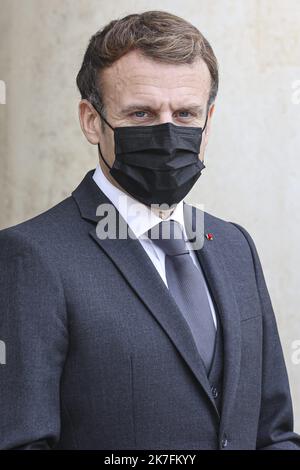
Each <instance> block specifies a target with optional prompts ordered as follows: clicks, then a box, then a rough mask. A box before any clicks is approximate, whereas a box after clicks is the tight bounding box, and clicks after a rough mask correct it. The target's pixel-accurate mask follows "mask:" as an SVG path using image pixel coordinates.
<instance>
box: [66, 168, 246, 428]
mask: <svg viewBox="0 0 300 470" xmlns="http://www.w3.org/2000/svg"><path fill="white" fill-rule="evenodd" d="M93 172H94V170H91V171H89V172H88V173H87V175H86V176H85V178H84V179H83V181H82V182H81V183H80V184H79V186H78V187H77V188H76V189H75V191H73V193H72V196H73V198H74V200H75V202H76V204H77V205H78V208H79V211H80V213H81V216H82V217H83V218H84V219H86V220H88V221H92V222H94V223H93V225H92V228H91V230H90V231H89V234H90V236H91V237H92V239H93V240H94V241H95V242H96V243H97V244H98V246H99V248H100V249H101V250H103V251H104V252H105V253H106V255H107V256H108V257H109V258H110V259H111V261H112V262H113V263H114V265H115V266H116V268H117V269H118V270H119V271H120V272H121V273H122V275H123V276H124V278H125V279H126V281H127V282H128V284H129V285H130V286H131V288H132V289H133V291H134V292H135V293H136V295H137V296H138V297H139V298H140V299H141V301H142V302H143V303H144V305H145V306H146V307H147V308H148V310H149V312H150V313H151V314H152V315H153V316H154V317H155V319H156V320H157V321H158V323H159V324H160V326H161V327H162V328H163V330H164V331H165V333H166V334H167V335H168V337H169V338H170V340H171V341H172V343H173V344H174V346H175V347H176V349H177V350H178V352H179V353H180V354H181V356H182V357H183V359H184V360H185V362H186V363H187V365H188V366H189V368H190V370H191V371H192V372H193V374H194V376H195V377H196V379H197V380H198V382H199V383H200V385H201V386H202V388H203V390H204V391H205V393H206V394H207V396H208V398H209V400H210V403H211V405H212V406H213V408H214V410H215V412H216V414H217V415H218V416H219V413H218V410H217V407H216V404H215V401H214V398H213V396H212V393H211V387H210V384H209V381H208V378H207V374H206V371H205V368H204V365H203V363H202V361H201V359H200V358H199V353H198V350H197V348H196V345H195V342H194V339H193V337H192V334H191V332H190V329H189V326H188V324H187V322H186V320H185V319H184V317H183V315H182V314H181V312H180V310H179V308H178V306H177V304H176V302H175V301H174V299H173V297H172V296H171V295H170V294H169V290H168V289H167V287H166V285H165V283H164V282H163V280H162V279H161V277H160V275H159V274H158V272H157V270H156V268H155V267H154V266H153V263H152V262H151V260H150V258H149V257H148V255H147V253H146V252H145V250H144V249H143V247H142V245H141V244H140V242H139V241H138V240H137V239H136V238H135V237H134V235H133V233H132V232H131V231H130V229H129V227H128V226H127V224H126V222H125V221H124V219H123V218H122V217H121V215H120V214H119V212H118V213H117V215H118V216H117V219H118V217H119V218H120V220H121V222H122V223H123V225H125V226H126V227H127V228H128V230H129V233H130V237H127V238H125V239H122V238H117V239H111V238H105V239H103V238H99V237H98V236H97V232H96V228H97V222H99V220H100V219H101V217H100V216H97V215H96V209H97V207H98V206H99V205H100V204H110V205H112V204H111V202H110V200H109V199H108V198H107V197H106V195H105V194H104V193H103V192H102V191H101V190H100V189H99V188H98V186H97V185H96V183H95V182H94V180H93V179H92V175H93ZM191 207H192V206H189V205H187V204H186V203H184V217H185V225H186V228H187V232H189V227H192V225H193V224H194V221H195V214H196V211H199V209H196V208H195V207H193V209H192V211H191V210H188V208H191ZM190 214H192V215H190ZM204 224H205V232H210V231H211V232H213V233H214V232H215V233H214V235H215V239H214V240H213V241H208V240H206V239H204V245H203V247H202V248H201V249H198V250H196V254H197V257H198V259H199V262H200V264H201V266H202V268H203V271H204V274H205V277H206V280H207V284H208V286H209V289H210V291H211V294H212V296H213V298H214V300H215V304H216V306H217V309H218V313H219V316H220V320H221V323H222V327H223V332H224V390H223V412H222V418H221V425H222V423H224V422H226V417H227V416H228V415H229V413H230V410H231V409H232V406H233V403H234V396H235V392H236V388H237V383H238V378H239V369H240V354H241V344H240V343H241V337H240V324H239V312H238V306H237V303H236V300H235V295H234V291H233V286H232V284H231V280H230V277H229V274H228V272H227V268H226V267H225V264H224V262H223V258H222V249H226V246H221V236H222V234H221V233H217V232H216V230H215V227H214V226H213V224H211V223H209V222H208V219H207V217H206V214H204ZM200 236H203V233H202V234H200Z"/></svg>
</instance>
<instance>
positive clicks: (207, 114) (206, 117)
mask: <svg viewBox="0 0 300 470" xmlns="http://www.w3.org/2000/svg"><path fill="white" fill-rule="evenodd" d="M207 119H208V111H207V114H206V119H205V124H204V127H203V129H202V132H204V129H205V128H206V124H207Z"/></svg>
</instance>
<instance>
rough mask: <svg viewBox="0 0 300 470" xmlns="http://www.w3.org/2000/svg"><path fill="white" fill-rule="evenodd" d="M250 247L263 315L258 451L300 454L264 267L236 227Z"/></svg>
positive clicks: (245, 233) (238, 226)
mask: <svg viewBox="0 0 300 470" xmlns="http://www.w3.org/2000/svg"><path fill="white" fill-rule="evenodd" d="M234 225H235V226H236V227H237V228H239V229H240V230H241V232H242V233H243V234H244V236H245V238H246V240H247V241H248V244H249V246H250V249H251V252H252V257H253V264H254V269H255V274H256V281H257V289H258V294H259V298H260V302H261V309H262V315H263V344H262V390H261V409H260V418H259V424H258V430H257V443H256V445H257V449H264V450H276V449H282V450H284V449H287V450H288V449H290V450H293V449H294V450H300V436H299V435H297V434H296V433H294V432H293V410H292V401H291V395H290V388H289V382H288V376H287V370H286V366H285V362H284V356H283V352H282V347H281V343H280V338H279V334H278V330H277V325H276V319H275V315H274V311H273V307H272V303H271V299H270V296H269V293H268V289H267V285H266V282H265V278H264V274H263V270H262V266H261V263H260V260H259V256H258V253H257V250H256V247H255V245H254V242H253V240H252V238H251V236H250V235H249V233H248V232H247V231H246V230H245V229H244V228H243V227H241V226H240V225H238V224H234Z"/></svg>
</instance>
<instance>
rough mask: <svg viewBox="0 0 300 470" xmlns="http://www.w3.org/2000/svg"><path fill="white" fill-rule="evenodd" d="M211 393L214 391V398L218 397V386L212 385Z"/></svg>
mask: <svg viewBox="0 0 300 470" xmlns="http://www.w3.org/2000/svg"><path fill="white" fill-rule="evenodd" d="M211 393H212V396H213V397H214V399H216V398H218V395H219V393H218V390H217V389H216V387H214V386H212V387H211Z"/></svg>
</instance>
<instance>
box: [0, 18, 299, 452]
mask: <svg viewBox="0 0 300 470" xmlns="http://www.w3.org/2000/svg"><path fill="white" fill-rule="evenodd" d="M77 84H78V86H79V89H80V92H81V97H82V100H81V101H80V105H79V116H80V124H81V128H82V131H83V133H84V135H85V136H86V138H87V140H88V141H89V142H90V143H91V144H93V145H97V146H98V150H99V164H98V165H97V167H96V169H93V170H91V171H89V172H88V173H87V175H86V176H85V178H84V179H83V181H82V182H81V183H80V184H79V186H78V187H77V188H76V189H75V191H73V193H72V195H71V196H70V197H68V198H67V199H65V200H64V201H62V202H61V203H59V204H58V205H56V206H55V207H53V208H51V209H49V210H48V211H46V212H45V213H43V214H40V215H39V216H37V217H35V218H33V219H31V220H28V221H26V222H23V223H22V224H19V225H17V226H15V227H11V228H8V229H6V230H2V231H1V232H0V242H1V251H0V260H1V266H0V267H1V269H0V273H1V274H0V295H1V297H0V299H1V303H0V305H1V331H0V337H1V340H2V341H4V343H5V345H6V364H5V365H1V369H0V370H1V383H0V386H1V390H0V404H1V421H0V430H1V439H0V445H1V448H3V449H11V448H18V449H49V448H51V449H225V450H227V449H299V448H300V439H299V436H298V435H296V434H295V433H294V432H293V413H292V404H291V397H290V391H289V384H288V377H287V373H286V368H285V364H284V359H283V354H282V349H281V345H280V340H279V337H278V332H277V328H276V322H275V316H274V312H273V309H272V304H271V301H270V297H269V294H268V291H267V287H266V284H265V280H264V276H263V272H262V268H261V265H260V262H259V258H258V254H257V252H256V249H255V246H254V243H253V240H252V239H251V237H250V235H249V234H248V233H247V231H246V230H245V229H244V228H242V227H241V226H239V225H237V224H233V223H230V222H227V221H224V220H222V219H219V218H217V217H214V216H212V215H210V214H208V213H206V212H203V211H201V210H200V209H196V208H192V206H189V205H188V204H186V203H185V202H184V201H183V199H184V197H185V196H186V194H187V193H188V192H189V190H190V189H191V187H192V186H193V185H194V184H195V182H196V181H197V180H198V178H199V177H200V174H201V171H202V170H203V168H204V164H203V161H204V152H205V147H206V145H207V142H208V137H209V132H210V129H211V120H212V116H213V112H214V106H215V105H214V101H215V97H216V94H217V89H218V70H217V62H216V58H215V56H214V53H213V51H212V48H211V47H210V45H209V43H208V42H207V40H206V39H205V38H204V37H203V36H202V34H201V33H200V32H199V31H198V30H197V29H196V28H195V27H194V26H192V25H191V24H190V23H188V22H186V21H185V20H183V19H181V18H179V17H177V16H175V15H172V14H169V13H167V12H162V11H148V12H144V13H142V14H134V15H129V16H127V17H125V18H122V19H120V20H116V21H112V22H111V23H109V24H108V25H107V26H106V27H105V28H103V30H101V31H99V32H98V33H97V34H95V35H94V36H93V37H92V38H91V41H90V44H89V46H88V48H87V51H86V54H85V57H84V60H83V64H82V67H81V70H80V72H79V74H78V77H77ZM199 221H200V222H199ZM201 221H203V223H204V226H202V222H201ZM122 227H123V229H124V227H125V228H126V229H128V230H127V232H126V233H127V236H120V233H121V230H119V229H120V228H122ZM116 228H117V229H118V230H115V229H116ZM123 232H124V231H123ZM167 232H168V236H165V234H166V233H167ZM105 233H106V235H108V236H105ZM197 240H198V241H199V240H200V244H197Z"/></svg>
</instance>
